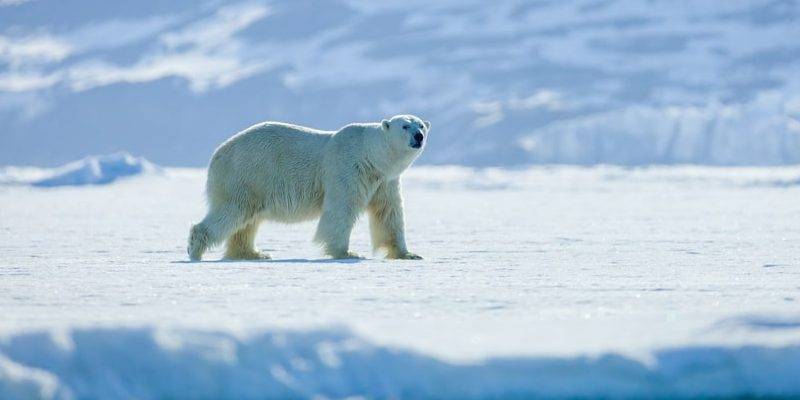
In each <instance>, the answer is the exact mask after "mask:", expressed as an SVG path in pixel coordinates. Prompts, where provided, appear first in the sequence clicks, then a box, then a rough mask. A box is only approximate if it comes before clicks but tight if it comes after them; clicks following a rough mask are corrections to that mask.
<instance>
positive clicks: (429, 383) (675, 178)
mask: <svg viewBox="0 0 800 400" xmlns="http://www.w3.org/2000/svg"><path fill="white" fill-rule="evenodd" d="M203 180H204V172H203V171H202V170H194V169H171V168H168V169H165V170H164V173H163V174H154V175H142V176H139V177H135V178H132V179H125V180H120V181H118V182H115V183H113V184H110V185H95V186H86V187H69V186H68V187H56V188H47V189H44V188H38V187H32V186H21V185H3V186H0V239H2V240H0V310H2V318H1V319H0V398H3V399H6V398H8V399H17V398H20V399H27V398H132V397H134V398H174V397H195V398H196V397H206V398H208V397H211V398H286V397H296V398H312V397H315V396H324V397H328V398H344V397H348V396H364V397H367V398H381V397H401V398H418V397H438V398H498V397H502V398H507V397H519V398H529V397H554V398H571V397H584V396H585V397H589V396H591V397H597V396H601V397H609V398H630V397H664V398H681V397H683V398H687V397H697V396H706V397H736V396H739V397H743V396H754V397H758V396H787V397H788V396H800V381H798V380H797V379H796V378H795V377H796V376H797V371H798V370H800V314H798V307H797V304H798V303H797V302H798V300H799V299H800V287H799V286H798V283H797V282H798V277H800V272H799V270H798V267H800V259H798V255H797V251H796V249H797V248H798V243H800V229H798V226H800V225H798V223H797V221H798V218H800V202H798V201H797V198H798V195H800V183H799V182H800V169H798V168H796V167H773V168H707V167H649V168H630V169H629V168H620V167H610V166H603V167H592V168H580V167H534V168H521V169H501V168H484V169H474V168H466V167H415V168H412V169H411V170H409V171H408V172H407V174H406V176H405V177H404V191H405V205H406V213H407V226H408V233H407V237H408V240H409V245H410V249H411V250H413V251H415V252H417V253H419V254H421V255H422V256H424V257H425V259H424V260H420V261H389V260H384V259H382V258H381V257H380V255H375V256H374V257H372V258H369V259H365V260H349V261H333V260H328V259H325V258H320V257H321V255H320V253H319V249H317V248H316V247H315V246H314V245H313V244H312V243H311V240H310V239H311V236H312V235H313V231H314V225H313V223H304V224H299V225H281V224H265V225H264V226H263V227H262V230H261V231H260V233H259V236H258V238H257V240H256V243H257V245H258V246H259V247H260V248H261V249H263V250H265V251H268V252H270V253H271V255H272V256H273V258H274V259H273V260H269V261H261V262H225V261H219V260H217V259H218V258H219V257H220V252H219V250H217V251H214V252H212V253H211V254H210V255H209V261H207V262H202V263H189V262H187V255H186V250H185V247H186V236H187V234H188V229H189V226H190V224H191V223H192V222H195V221H197V220H198V219H199V218H201V217H202V215H203V212H204V207H205V205H204V204H203V200H202V190H203V189H202V188H203ZM352 248H353V250H354V251H356V252H360V253H361V254H369V252H368V249H369V240H368V231H367V227H366V221H360V222H359V224H358V225H357V226H356V229H355V232H354V236H353V240H352Z"/></svg>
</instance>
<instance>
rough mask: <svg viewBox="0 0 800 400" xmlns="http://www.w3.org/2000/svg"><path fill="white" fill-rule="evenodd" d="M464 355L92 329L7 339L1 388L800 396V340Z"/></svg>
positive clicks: (169, 394)
mask: <svg viewBox="0 0 800 400" xmlns="http://www.w3.org/2000/svg"><path fill="white" fill-rule="evenodd" d="M645 358H646V360H644V361H643V360H640V359H638V358H635V357H630V356H626V355H621V354H604V355H599V356H592V357H590V356H577V357H563V358H558V357H530V356H527V357H517V358H497V359H488V360H485V361H482V362H477V363H452V362H447V361H443V360H439V359H436V358H433V357H430V356H426V355H424V354H419V353H415V352H411V351H405V350H400V349H392V348H387V347H382V346H377V345H374V344H371V343H369V342H367V341H365V340H363V339H361V338H359V337H357V336H355V335H353V334H351V333H349V332H347V331H346V330H340V329H333V330H331V329H328V330H307V331H300V330H295V331H282V330H273V331H269V330H268V331H262V332H259V333H255V334H251V335H235V334H231V333H224V332H214V331H176V330H154V329H144V328H140V329H134V328H118V329H84V330H73V331H70V332H61V333H46V332H39V333H22V334H17V335H13V336H8V337H6V338H5V339H4V340H3V341H2V343H1V344H0V397H2V398H4V399H17V398H19V399H22V398H53V399H70V398H105V399H114V398H140V399H151V398H200V397H202V398H219V399H224V398H231V399H233V398H237V399H241V398H321V397H323V396H324V397H325V398H345V397H349V396H363V397H367V398H431V397H437V398H508V397H519V398H523V397H524V398H531V397H552V398H574V397H610V398H619V397H649V398H652V397H669V398H688V397H718V396H798V395H800V381H798V380H797V379H796V373H797V371H798V370H800V346H797V345H795V346H788V347H783V348H768V347H759V346H752V347H747V346H745V347H738V348H725V347H687V348H676V349H666V350H660V351H656V352H654V353H652V354H650V355H649V356H648V357H645Z"/></svg>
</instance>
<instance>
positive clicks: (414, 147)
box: [411, 142, 422, 149]
mask: <svg viewBox="0 0 800 400" xmlns="http://www.w3.org/2000/svg"><path fill="white" fill-rule="evenodd" d="M420 147H422V142H417V143H411V148H413V149H418V148H420Z"/></svg>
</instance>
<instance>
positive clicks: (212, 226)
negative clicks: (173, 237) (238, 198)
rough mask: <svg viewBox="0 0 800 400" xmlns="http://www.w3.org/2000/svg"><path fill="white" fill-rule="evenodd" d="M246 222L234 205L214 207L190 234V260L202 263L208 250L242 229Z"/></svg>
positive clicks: (193, 227)
mask: <svg viewBox="0 0 800 400" xmlns="http://www.w3.org/2000/svg"><path fill="white" fill-rule="evenodd" d="M244 221H245V218H244V215H243V212H242V211H241V209H240V208H239V207H236V206H235V205H233V204H226V205H223V206H218V207H212V209H211V210H209V212H208V214H207V215H206V217H205V218H203V221H202V222H200V223H199V224H197V225H193V226H192V230H191V232H190V234H189V247H188V252H189V259H191V260H192V261H200V260H201V259H202V258H203V253H205V252H206V250H208V249H209V248H211V247H213V246H215V245H217V244H219V243H221V242H222V241H224V240H225V239H227V238H228V236H230V235H231V233H233V232H234V231H236V230H237V229H239V228H241V227H242V225H243V224H244Z"/></svg>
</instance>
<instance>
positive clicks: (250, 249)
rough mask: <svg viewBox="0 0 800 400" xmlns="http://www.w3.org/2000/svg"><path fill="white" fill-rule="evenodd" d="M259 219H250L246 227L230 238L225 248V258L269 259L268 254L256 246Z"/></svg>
mask: <svg viewBox="0 0 800 400" xmlns="http://www.w3.org/2000/svg"><path fill="white" fill-rule="evenodd" d="M259 223H260V222H259V221H257V220H253V221H250V222H249V223H248V224H247V225H245V226H244V228H241V229H239V230H238V231H236V232H235V233H234V234H233V235H231V237H230V238H228V243H227V246H226V249H225V258H226V259H229V260H268V259H269V258H270V257H269V255H268V254H265V253H261V252H260V251H258V250H256V248H255V240H256V233H258V225H259Z"/></svg>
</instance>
